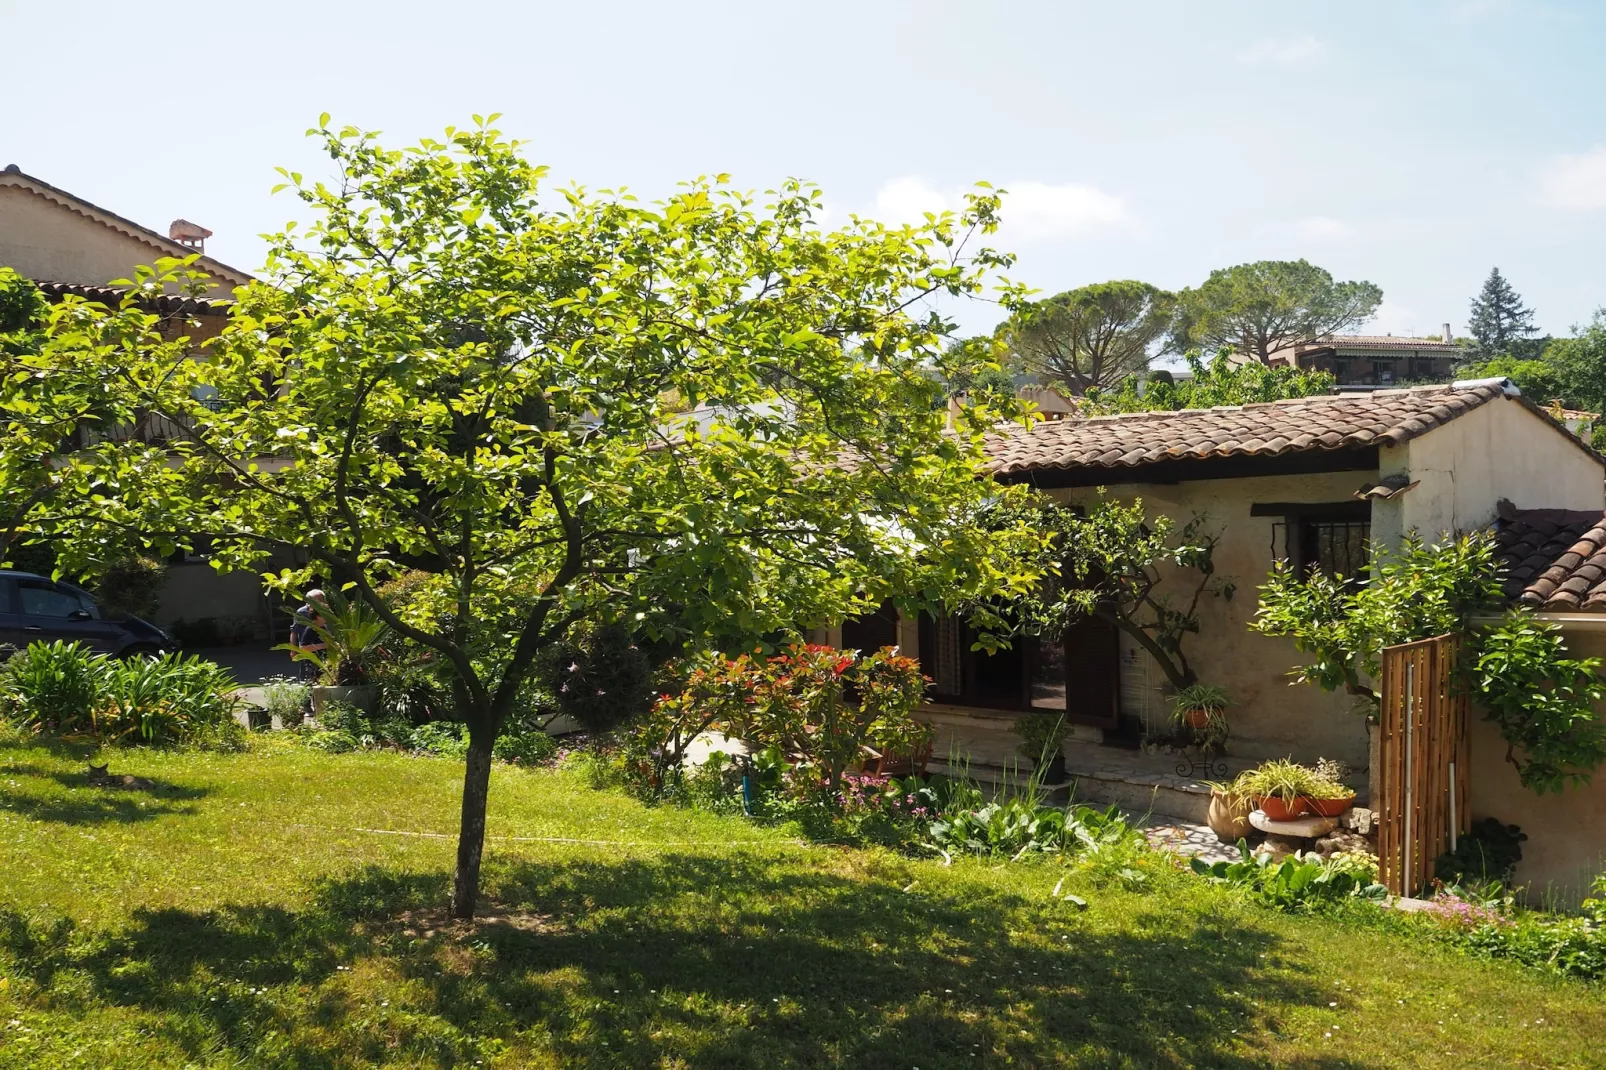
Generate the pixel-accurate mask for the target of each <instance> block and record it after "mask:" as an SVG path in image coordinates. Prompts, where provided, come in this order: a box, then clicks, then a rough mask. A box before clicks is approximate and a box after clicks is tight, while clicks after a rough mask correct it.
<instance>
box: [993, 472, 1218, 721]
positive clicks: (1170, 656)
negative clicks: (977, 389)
mask: <svg viewBox="0 0 1606 1070" xmlns="http://www.w3.org/2000/svg"><path fill="white" fill-rule="evenodd" d="M993 516H994V518H995V522H997V523H998V524H999V525H1000V526H1001V527H1003V528H1006V529H1013V528H1016V527H1025V528H1028V529H1030V530H1033V531H1038V532H1041V533H1042V534H1043V539H1042V541H1041V543H1040V544H1039V546H1038V550H1037V558H1036V560H1035V562H1033V564H1034V568H1033V571H1035V572H1038V573H1040V574H1041V575H1042V577H1043V579H1042V580H1041V581H1040V582H1039V583H1038V584H1037V585H1036V586H1035V587H1033V588H1032V589H1031V590H1030V591H1029V592H1028V593H1026V594H1025V595H1019V596H1015V597H1010V598H999V597H996V596H993V597H984V598H980V599H977V600H975V601H974V602H972V603H971V604H969V605H968V606H966V607H965V609H966V613H967V616H968V617H969V619H970V622H971V624H972V626H974V627H975V628H976V629H977V632H978V634H979V639H980V642H981V643H982V645H983V646H987V647H992V646H996V645H1002V644H1003V643H1006V642H1010V641H1011V639H1012V637H1013V636H1016V635H1023V634H1024V635H1037V636H1043V637H1047V638H1057V637H1058V636H1060V635H1061V634H1063V632H1064V630H1065V628H1066V627H1067V626H1068V625H1069V624H1071V623H1072V622H1074V621H1076V620H1078V619H1080V618H1083V617H1095V618H1097V619H1099V620H1103V621H1106V622H1108V623H1109V624H1112V625H1114V626H1115V627H1116V628H1118V629H1120V630H1121V631H1122V632H1124V633H1126V634H1127V635H1128V636H1129V637H1130V638H1131V639H1132V640H1133V641H1134V642H1136V643H1137V644H1138V645H1139V646H1141V647H1142V648H1143V649H1144V650H1145V651H1147V652H1148V654H1149V656H1150V657H1152V658H1153V659H1154V661H1155V664H1156V665H1158V666H1159V667H1160V671H1161V672H1163V673H1165V675H1166V679H1167V680H1169V681H1170V683H1171V684H1172V686H1173V687H1176V688H1177V689H1178V690H1180V689H1182V688H1185V687H1188V686H1190V685H1192V684H1195V683H1198V682H1199V677H1198V673H1197V672H1196V671H1195V670H1194V668H1193V665H1192V664H1191V663H1190V662H1189V660H1188V655H1187V652H1186V651H1185V650H1184V649H1183V644H1184V641H1185V640H1186V639H1187V637H1188V636H1189V635H1193V634H1197V633H1198V631H1199V603H1200V602H1201V601H1203V600H1204V599H1206V598H1225V599H1231V598H1232V596H1233V592H1234V590H1235V584H1234V583H1233V582H1232V581H1231V580H1230V579H1227V578H1225V577H1222V576H1218V575H1217V574H1216V568H1215V549H1216V543H1217V542H1218V541H1219V536H1218V535H1216V534H1215V533H1213V532H1211V531H1209V530H1208V527H1209V521H1208V518H1206V517H1205V516H1203V515H1200V516H1194V517H1192V518H1191V519H1189V520H1187V521H1186V522H1182V523H1178V522H1177V521H1176V520H1174V519H1173V518H1171V517H1169V516H1166V515H1165V514H1163V513H1159V514H1155V515H1154V516H1152V517H1151V516H1149V515H1148V514H1147V512H1146V511H1145V509H1144V506H1143V501H1142V499H1137V500H1134V501H1132V502H1130V503H1122V502H1120V501H1116V500H1113V499H1110V498H1106V497H1104V495H1103V492H1102V491H1101V492H1100V496H1099V498H1098V499H1097V500H1096V501H1094V502H1093V503H1091V504H1089V505H1087V506H1086V507H1085V508H1083V507H1076V506H1069V505H1066V504H1064V503H1061V502H1057V501H1054V500H1053V499H1052V498H1049V497H1047V496H1046V495H1037V496H1033V497H1030V498H1027V499H1025V500H1023V501H1021V502H1019V503H1015V504H1010V503H1004V504H1001V505H999V506H997V507H995V509H994V510H993Z"/></svg>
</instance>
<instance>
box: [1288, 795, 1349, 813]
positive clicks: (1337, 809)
mask: <svg viewBox="0 0 1606 1070" xmlns="http://www.w3.org/2000/svg"><path fill="white" fill-rule="evenodd" d="M1300 801H1301V802H1303V803H1304V804H1305V806H1306V807H1307V808H1308V809H1309V810H1310V812H1311V813H1313V814H1320V815H1321V816H1323V817H1338V816H1339V815H1340V814H1342V813H1344V811H1346V810H1348V809H1349V808H1350V807H1352V806H1354V805H1355V796H1353V795H1350V796H1347V797H1346V798H1343V799H1307V798H1304V797H1303V796H1301V798H1300Z"/></svg>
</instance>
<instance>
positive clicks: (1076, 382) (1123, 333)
mask: <svg viewBox="0 0 1606 1070" xmlns="http://www.w3.org/2000/svg"><path fill="white" fill-rule="evenodd" d="M1175 305H1176V298H1175V297H1174V296H1173V295H1171V294H1169V293H1166V292H1165V291H1164V290H1161V289H1159V288H1158V287H1155V286H1151V285H1149V284H1148V283H1146V282H1136V281H1133V280H1130V279H1127V280H1121V281H1117V282H1101V283H1097V284H1095V285H1092V286H1083V287H1082V288H1081V289H1078V290H1069V291H1067V292H1065V293H1062V294H1059V295H1057V296H1054V297H1050V298H1048V299H1047V300H1046V301H1039V302H1037V303H1035V304H1031V305H1028V306H1026V307H1025V308H1023V309H1021V310H1020V311H1019V312H1017V313H1016V314H1015V315H1014V316H1012V317H1011V318H1010V319H1009V320H1008V321H1007V322H1005V323H1004V324H1003V325H1002V326H1001V327H1000V328H999V334H1000V336H1001V337H1002V338H1003V339H1004V341H1005V343H1006V344H1007V345H1008V346H1009V349H1010V351H1011V352H1012V353H1013V354H1014V356H1015V359H1016V360H1017V361H1019V363H1020V364H1021V366H1022V367H1023V368H1024V369H1025V370H1027V371H1029V372H1034V373H1036V374H1037V375H1038V376H1040V377H1042V378H1044V379H1046V380H1048V381H1050V382H1054V383H1059V384H1061V385H1062V386H1063V387H1064V388H1065V389H1066V390H1067V391H1069V393H1070V394H1071V395H1072V396H1078V397H1079V396H1081V395H1083V394H1085V393H1087V392H1088V391H1089V390H1093V389H1106V390H1107V389H1111V388H1113V387H1116V386H1118V385H1119V384H1120V383H1122V382H1124V381H1126V380H1128V379H1130V378H1131V377H1132V376H1134V375H1136V374H1137V373H1139V372H1141V371H1143V370H1144V369H1145V368H1147V367H1148V366H1149V350H1150V349H1151V347H1153V345H1154V343H1155V342H1156V341H1158V340H1159V339H1160V338H1161V336H1163V335H1164V334H1165V332H1166V330H1167V328H1169V327H1170V326H1171V317H1172V313H1173V311H1174V309H1175Z"/></svg>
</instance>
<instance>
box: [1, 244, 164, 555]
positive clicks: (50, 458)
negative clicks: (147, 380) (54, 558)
mask: <svg viewBox="0 0 1606 1070" xmlns="http://www.w3.org/2000/svg"><path fill="white" fill-rule="evenodd" d="M137 297H138V293H137V292H131V293H130V295H129V296H128V298H127V300H126V301H125V302H124V303H123V306H122V307H121V308H119V309H118V311H117V312H116V314H115V315H107V314H105V312H106V310H104V309H101V308H100V307H99V306H97V305H93V304H91V303H89V302H87V301H85V300H84V299H83V298H80V297H76V296H72V295H68V296H67V297H65V298H63V299H62V300H61V301H60V302H59V303H57V304H55V305H52V304H50V303H49V302H48V301H46V300H45V297H44V295H43V294H42V293H40V291H39V288H38V287H37V286H35V285H34V284H33V282H32V281H30V280H29V279H27V278H25V277H24V276H22V275H21V274H19V273H18V272H16V271H14V270H12V269H10V268H4V267H0V428H3V434H0V564H5V563H9V562H12V561H13V559H14V558H15V556H16V552H17V551H18V550H19V549H21V547H22V546H24V545H26V544H27V543H28V542H29V540H31V539H34V538H35V537H36V536H37V535H38V534H39V528H38V525H39V523H40V519H41V515H42V514H43V513H44V512H47V511H48V510H49V509H50V508H51V507H52V506H53V505H54V504H55V503H56V502H58V501H72V502H82V501H83V500H85V497H86V495H88V494H89V493H90V492H91V488H92V487H94V486H95V485H96V484H97V481H98V473H99V472H100V469H101V467H102V465H103V463H104V461H105V460H106V458H107V456H108V454H109V453H110V452H111V451H113V450H115V449H116V448H117V447H115V446H113V445H110V444H106V443H104V442H102V441H101V439H102V438H103V436H104V433H105V432H106V431H107V430H108V429H110V428H113V427H117V426H119V425H122V424H126V423H128V422H129V421H131V420H133V419H134V418H135V417H136V415H137V411H138V410H137V408H136V399H135V397H134V394H133V391H132V390H131V389H130V388H129V387H130V384H129V383H128V381H127V380H126V379H123V378H120V377H116V376H109V375H108V374H107V369H108V366H109V365H111V364H114V363H115V359H114V358H113V355H114V354H117V353H119V352H122V351H124V349H125V347H126V346H127V344H128V342H129V341H130V340H131V339H133V338H137V337H142V336H146V335H151V336H154V335H155V334H156V332H157V317H156V316H155V315H154V314H152V313H150V312H148V311H146V310H144V309H142V308H140V307H139V306H138V305H137V303H136V302H137ZM68 450H72V451H75V452H76V454H77V460H76V463H74V464H64V463H60V458H61V455H62V454H63V452H64V451H68ZM136 460H138V462H139V463H143V464H149V463H153V460H152V458H150V457H143V458H135V457H134V456H133V455H132V454H129V455H125V456H124V457H123V460H122V463H123V464H124V465H125V466H129V465H133V464H135V463H136ZM122 545H125V541H124V540H121V539H119V538H113V537H111V536H110V535H109V534H106V533H103V535H102V537H101V538H100V539H98V540H94V541H86V542H84V543H81V544H80V547H79V554H80V556H81V557H82V558H84V559H85V560H93V561H96V562H99V563H101V564H106V563H108V562H109V561H110V560H111V559H112V558H113V557H115V556H117V555H118V550H117V547H119V546H122Z"/></svg>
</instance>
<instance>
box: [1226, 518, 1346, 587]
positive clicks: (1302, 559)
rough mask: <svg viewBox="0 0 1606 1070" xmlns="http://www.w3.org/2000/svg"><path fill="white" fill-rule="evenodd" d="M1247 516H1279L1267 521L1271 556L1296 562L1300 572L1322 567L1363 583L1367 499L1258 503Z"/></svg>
mask: <svg viewBox="0 0 1606 1070" xmlns="http://www.w3.org/2000/svg"><path fill="white" fill-rule="evenodd" d="M1250 515H1251V516H1270V517H1276V518H1277V519H1276V522H1275V523H1273V524H1272V526H1271V556H1272V560H1274V561H1284V562H1290V563H1293V564H1295V565H1297V566H1298V569H1299V574H1300V575H1301V576H1308V575H1310V574H1311V572H1313V571H1320V572H1323V573H1326V574H1327V575H1329V576H1343V577H1344V578H1345V579H1348V580H1351V581H1353V582H1355V583H1364V582H1366V577H1367V574H1368V573H1369V572H1370V571H1371V536H1372V511H1371V506H1370V505H1369V504H1368V503H1366V502H1330V503H1303V502H1298V503H1271V504H1265V505H1262V504H1256V505H1254V506H1251V507H1250Z"/></svg>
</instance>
